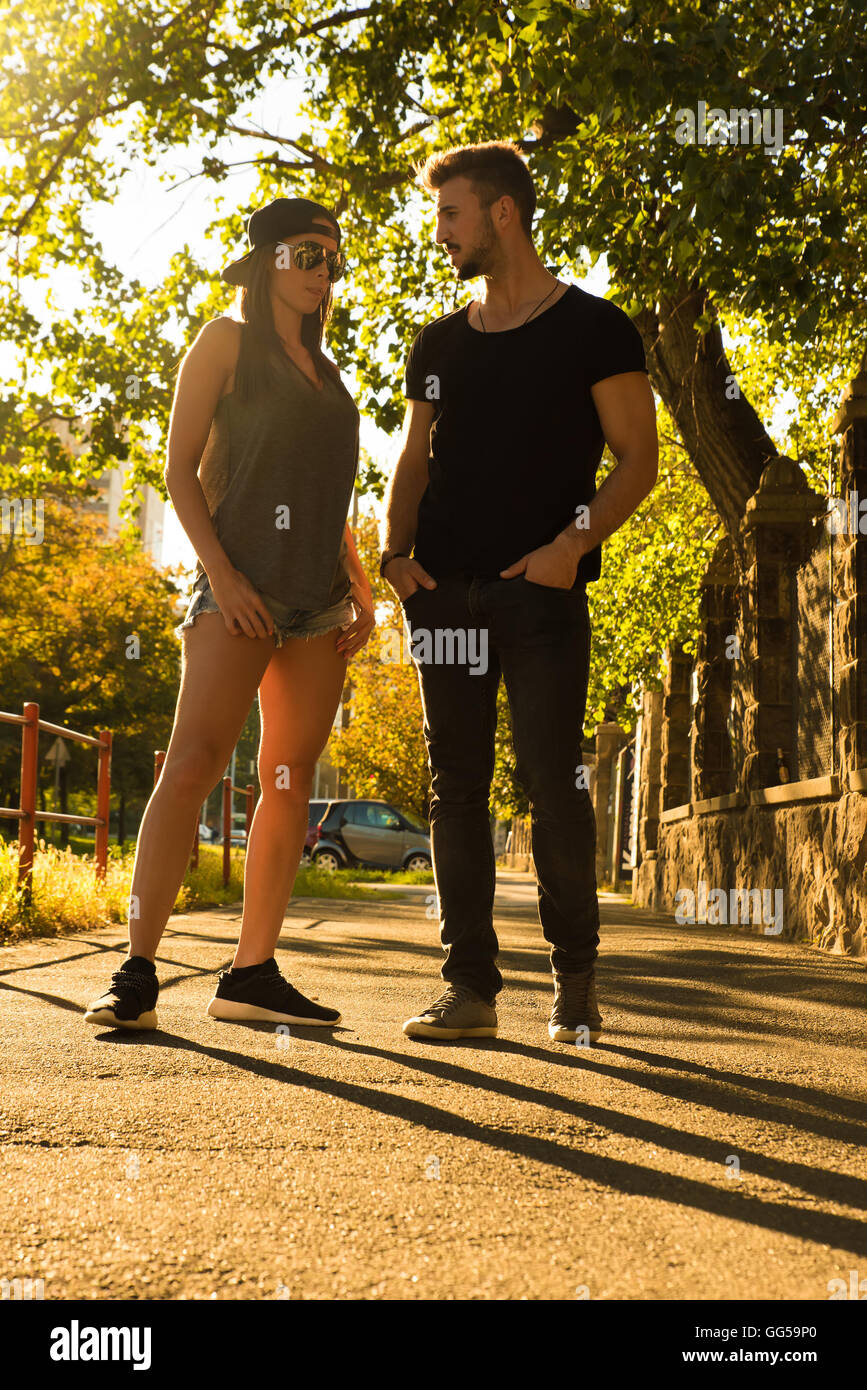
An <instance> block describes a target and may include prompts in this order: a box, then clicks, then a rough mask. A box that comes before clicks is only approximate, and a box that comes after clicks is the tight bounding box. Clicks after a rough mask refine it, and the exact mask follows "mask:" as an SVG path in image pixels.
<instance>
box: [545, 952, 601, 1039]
mask: <svg viewBox="0 0 867 1390" xmlns="http://www.w3.org/2000/svg"><path fill="white" fill-rule="evenodd" d="M553 973H554V1007H553V1008H552V1010H551V1017H550V1019H549V1020H548V1037H549V1038H551V1039H553V1041H554V1042H576V1041H577V1039H578V1036H579V1031H580V1034H581V1039H582V1041H584V1042H591V1043H595V1042H597V1041H598V1040H599V1038H600V1036H601V1034H602V1018H601V1015H600V1013H599V1009H598V1007H597V1004H596V972H595V967H594V966H592V965H588V966H587V969H586V970H578V971H575V972H568V973H567V972H566V971H565V970H555V971H554V972H553ZM585 1030H586V1031H585Z"/></svg>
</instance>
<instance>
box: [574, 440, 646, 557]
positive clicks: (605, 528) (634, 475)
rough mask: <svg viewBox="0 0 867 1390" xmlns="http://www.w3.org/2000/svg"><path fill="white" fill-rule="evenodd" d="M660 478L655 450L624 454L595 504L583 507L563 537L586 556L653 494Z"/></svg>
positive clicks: (605, 482) (610, 474)
mask: <svg viewBox="0 0 867 1390" xmlns="http://www.w3.org/2000/svg"><path fill="white" fill-rule="evenodd" d="M656 478H657V456H656V452H655V450H650V449H647V450H644V449H642V450H641V451H640V452H639V451H636V452H635V453H634V454H624V455H623V457H622V458H621V459H620V461H619V462H618V463H617V464H616V465H615V466H614V468H612V470H611V472H610V473H609V474H608V476H607V478H605V480H604V482H603V483H602V485H601V487H600V488H599V491H598V492H597V493H596V496H595V497H594V498H593V500H592V501H591V502H590V503H589V504H588V505H587V506H585V507H579V508H578V510H577V513H576V516H575V520H574V521H570V523H569V525H568V526H567V527H566V528H565V530H564V531H562V532H561V533H560V534H561V535H563V536H565V537H566V538H567V539H568V540H569V541H571V542H572V543H573V544H574V545H575V546H576V547H577V548H578V549H580V550H581V552H582V553H583V554H586V553H587V551H588V550H593V548H594V547H595V546H597V545H601V543H602V541H605V540H607V539H608V537H609V536H611V535H613V534H614V532H615V531H617V530H619V528H620V527H621V526H622V525H623V523H624V521H627V520H628V519H629V517H631V516H632V513H633V512H634V511H635V510H636V508H637V507H638V506H640V504H641V503H642V502H643V501H644V499H645V497H647V495H648V494H649V493H650V492H652V491H653V487H654V484H655V483H656Z"/></svg>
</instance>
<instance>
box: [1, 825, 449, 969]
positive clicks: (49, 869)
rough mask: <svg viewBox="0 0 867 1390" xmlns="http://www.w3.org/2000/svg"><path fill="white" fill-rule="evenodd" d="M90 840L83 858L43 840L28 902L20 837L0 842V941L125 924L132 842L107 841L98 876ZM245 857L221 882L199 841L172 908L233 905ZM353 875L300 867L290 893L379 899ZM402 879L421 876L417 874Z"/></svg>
mask: <svg viewBox="0 0 867 1390" xmlns="http://www.w3.org/2000/svg"><path fill="white" fill-rule="evenodd" d="M92 843H93V842H92V841H91V852H90V855H89V856H88V855H87V854H82V853H81V852H79V850H78V849H77V847H76V848H73V846H72V845H69V846H68V847H67V849H65V850H60V849H57V848H56V847H55V846H53V845H50V844H46V842H45V840H43V839H40V840H39V841H38V842H37V849H36V852H35V854H34V857H33V887H32V893H31V899H30V902H29V903H27V902H25V900H24V897H23V894H22V893H20V892H19V890H18V884H17V878H18V842H17V840H15V841H2V840H0V944H3V945H8V944H9V943H10V942H13V941H18V940H23V939H24V938H26V937H30V936H57V935H60V934H66V933H72V932H79V931H94V930H96V929H98V928H100V927H108V926H116V925H117V924H118V923H123V924H125V923H126V921H127V913H128V905H129V893H130V884H131V879H132V865H133V854H134V850H135V846H134V844H132V843H130V842H128V843H127V845H126V846H125V848H124V850H123V852H121V850H120V849H119V848H118V845H117V844H116V843H112V844H109V847H108V862H107V864H106V875H105V878H104V879H102V880H101V879H98V878H97V877H96V873H95V871H94V863H93V855H92ZM244 858H245V850H244V849H243V847H241V846H233V847H232V849H231V851H230V861H229V882H228V884H227V885H226V886H225V887H224V886H223V848H222V845H207V844H200V845H199V863H198V866H197V867H196V868H195V869H193V868H188V869H187V873H186V877H185V878H184V881H183V883H182V885H181V888H180V890H179V892H178V896H177V898H176V899H175V902H174V905H173V907H172V912H173V913H179V912H193V911H195V910H197V909H199V910H201V909H204V908H209V907H223V906H226V905H227V904H229V903H237V902H238V901H239V900H240V899H241V898H242V896H243V888H244ZM374 876H376V875H374ZM354 877H356V875H354V874H353V872H352V871H351V870H347V869H343V870H340V871H339V872H337V873H333V874H331V873H328V872H326V871H325V870H324V869H316V868H313V867H307V866H305V865H301V867H300V868H299V870H298V876H297V878H296V881H295V887H294V889H293V896H294V897H300V898H372V899H376V898H377V897H378V894H377V893H376V892H375V891H374V890H372V889H369V888H354V887H350V883H351V881H352V879H353V878H354ZM379 877H380V878H381V877H382V875H379ZM395 877H397V876H395ZM405 877H408V879H410V880H411V879H413V878H414V879H418V875H409V876H405ZM419 881H422V882H424V879H423V878H422V879H421V880H419Z"/></svg>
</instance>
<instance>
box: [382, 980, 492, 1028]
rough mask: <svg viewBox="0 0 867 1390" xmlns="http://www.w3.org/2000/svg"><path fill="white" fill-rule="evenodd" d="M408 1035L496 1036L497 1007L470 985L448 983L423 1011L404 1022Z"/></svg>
mask: <svg viewBox="0 0 867 1390" xmlns="http://www.w3.org/2000/svg"><path fill="white" fill-rule="evenodd" d="M403 1031H404V1032H405V1033H406V1035H407V1037H408V1038H495V1037H496V1036H497V1011H496V1009H495V1008H494V1006H493V1005H492V1004H488V1003H487V1002H486V1001H485V1000H484V999H483V998H482V997H481V995H480V994H476V991H475V990H474V989H470V987H469V985H449V987H448V989H447V990H446V991H445V993H444V994H441V995H440V997H439V999H437V1001H436V1003H435V1004H431V1006H430V1008H429V1009H425V1011H424V1013H422V1014H416V1016H415V1018H408V1019H407V1021H406V1023H405V1024H404V1025H403Z"/></svg>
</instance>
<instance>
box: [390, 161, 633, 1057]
mask: <svg viewBox="0 0 867 1390" xmlns="http://www.w3.org/2000/svg"><path fill="white" fill-rule="evenodd" d="M417 172H418V173H419V174H420V176H421V181H422V183H423V185H424V187H426V188H427V189H428V190H429V191H432V192H433V191H435V192H436V195H437V227H436V240H437V242H439V243H441V244H442V245H443V246H444V247H445V250H446V252H447V253H448V255H449V256H450V257H451V260H452V264H453V265H454V267H455V269H456V271H457V273H458V276H459V278H460V279H461V280H470V279H474V278H476V277H479V276H481V277H482V279H483V288H482V292H481V294H480V296H479V298H478V299H476V300H475V301H473V302H472V303H471V304H470V305H469V306H465V307H464V308H462V309H459V310H457V311H456V312H454V313H451V314H446V315H445V316H444V317H442V318H439V319H436V320H434V321H433V322H432V323H429V324H427V325H426V327H424V328H423V329H422V330H421V332H420V333H418V334H417V335H416V337H415V339H414V340H413V343H412V346H411V349H410V353H409V357H408V359H407V364H406V396H407V398H408V405H407V414H406V420H405V425H404V441H403V449H402V452H401V455H400V458H399V460H398V464H397V468H396V470H395V473H394V476H393V478H392V480H391V484H390V488H389V494H388V506H387V517H386V527H385V550H384V551H383V555H382V559H381V564H380V570H381V573H382V574H383V575H384V576H385V578H386V579H387V580H388V581H389V583H390V584H391V586H392V588H393V589H394V590H395V592H396V593H397V595H398V597H399V599H400V601H401V604H402V605H403V606H404V610H405V613H406V617H407V620H408V623H409V626H410V628H411V629H412V630H413V635H414V639H417V638H419V635H420V632H421V634H422V636H423V635H424V633H425V632H426V633H427V634H428V638H427V643H426V644H425V643H422V645H420V646H418V647H414V649H413V655H414V659H415V662H416V666H417V670H418V675H419V683H420V687H421V694H422V702H423V706H424V733H425V742H426V745H427V751H428V760H429V763H430V769H431V787H432V799H431V839H432V848H433V860H434V874H435V878H436V885H437V894H438V898H439V904H440V924H441V940H442V944H443V947H444V949H445V952H446V959H445V962H444V964H443V968H442V976H443V979H444V980H445V981H446V983H447V988H446V990H445V992H444V993H443V994H442V995H441V996H440V998H439V999H437V1001H436V1002H435V1003H434V1004H432V1005H431V1006H430V1007H429V1008H428V1009H425V1010H424V1012H423V1013H421V1014H419V1015H417V1016H416V1017H414V1018H411V1019H409V1020H408V1021H407V1022H406V1023H405V1024H404V1032H405V1033H407V1034H409V1036H411V1037H420V1038H459V1037H495V1036H496V1032H497V1014H496V1011H495V1008H494V1003H495V998H496V995H497V993H498V991H499V990H500V989H501V988H502V984H503V980H502V976H501V975H500V972H499V970H498V969H497V966H496V964H495V960H496V955H497V951H498V943H497V938H496V935H495V933H494V929H493V899H494V886H495V864H494V851H493V845H492V841H491V833H490V823H489V812H488V796H489V791H490V783H491V777H492V774H493V768H494V732H495V728H496V722H497V712H496V697H497V687H498V685H499V680H500V675H501V674H502V676H503V679H504V680H505V684H506V693H507V696H508V700H509V708H510V713H511V722H512V739H513V744H514V749H515V755H516V775H517V777H518V779H519V781H520V782H521V784H522V786H523V787H524V788H525V790H526V792H527V795H528V798H529V801H530V805H531V814H532V847H533V859H534V863H535V868H536V875H537V880H538V894H539V918H540V921H541V924H542V930H543V932H544V935H545V939H546V940H547V941H548V943H549V944H550V946H551V966H552V970H553V974H554V985H555V988H554V1006H553V1010H552V1013H551V1018H550V1022H549V1025H548V1031H549V1035H550V1037H551V1038H552V1039H554V1040H555V1041H558V1042H574V1041H575V1040H576V1039H577V1038H579V1037H580V1039H581V1040H582V1041H591V1042H593V1041H596V1039H597V1038H598V1037H599V1035H600V1031H601V1027H602V1020H601V1018H600V1016H599V1011H598V1008H597V1004H596V997H595V983H594V961H595V959H596V956H597V947H598V943H599V935H598V926H599V905H598V900H597V896H596V872H595V851H596V828H595V821H594V815H593V808H592V805H591V801H590V795H589V792H588V791H587V789H586V781H585V778H584V776H583V773H582V767H581V738H582V731H583V724H584V713H585V705H586V699H587V683H588V674H589V663H590V623H589V617H588V609H587V595H586V589H585V585H586V584H587V583H588V582H592V581H594V580H596V579H598V577H599V572H600V561H601V545H600V543H601V541H603V540H604V539H605V538H606V537H608V536H610V535H611V533H612V532H613V531H615V530H616V529H617V528H618V527H619V526H621V525H622V523H623V522H624V521H625V520H626V519H627V517H629V516H630V515H631V514H632V512H633V511H634V510H635V509H636V507H637V506H638V505H639V503H640V502H641V501H642V499H643V498H644V497H646V496H647V494H648V493H649V492H650V490H651V489H652V487H653V485H654V483H655V481H656V476H657V459H658V448H657V436H656V412H655V407H654V401H653V393H652V392H651V389H650V384H649V382H648V379H647V368H646V364H645V354H644V349H643V346H642V342H641V338H640V336H639V334H638V331H637V329H636V328H635V327H634V325H633V324H632V323H631V321H630V320H629V318H628V317H627V316H626V314H624V313H623V312H622V310H620V309H619V308H617V307H616V306H615V305H614V304H612V303H610V302H609V301H608V300H604V299H601V298H599V297H597V296H595V295H590V294H587V293H585V292H584V291H583V290H581V289H579V288H578V287H577V286H575V285H567V284H565V283H563V282H561V281H559V280H558V279H557V278H556V277H555V276H554V275H552V274H551V273H550V272H549V271H548V270H547V269H546V268H545V266H544V265H543V264H542V262H541V261H540V259H539V257H538V255H537V253H536V251H535V249H534V247H533V244H532V241H531V225H532V217H533V212H534V210H535V206H536V198H535V192H534V188H533V183H532V179H531V177H530V174H529V171H528V169H527V166H526V164H525V162H524V160H523V158H522V156H521V154H520V152H519V150H518V149H517V147H516V146H514V145H512V144H510V143H508V142H500V141H493V142H490V143H488V144H484V145H471V146H467V147H463V148H459V149H454V150H449V151H447V152H446V153H445V154H442V155H432V156H431V157H430V158H429V159H428V160H426V161H425V162H424V164H423V165H421V166H418V168H417ZM605 442H607V444H608V446H609V448H610V449H611V452H612V453H613V454H614V455H615V457H616V458H617V460H618V463H617V466H616V467H615V468H614V469H613V470H612V472H611V473H610V475H609V476H608V477H607V478H606V479H605V481H604V483H603V484H602V487H601V488H600V489H599V492H598V493H596V484H595V475H596V470H597V467H598V465H599V461H600V458H601V455H602V449H603V444H604V443H605ZM410 557H411V558H410ZM436 637H440V638H444V639H446V640H445V641H444V642H443V641H441V642H440V643H439V644H437V642H436V640H435V638H436ZM460 639H463V641H462V640H460ZM456 640H457V641H458V646H459V647H461V648H463V647H464V646H466V647H467V648H469V647H470V646H471V645H472V647H473V650H475V649H476V647H477V645H478V644H479V643H482V644H483V645H486V657H485V661H484V663H479V662H475V663H472V664H471V663H469V662H462V661H460V660H458V661H457V662H456V661H455V660H454V652H455V641H456ZM445 647H448V655H447V656H446V659H445V660H442V659H435V658H434V657H433V656H432V655H431V652H436V653H438V655H439V656H441V654H442V652H443V650H444V648H445ZM425 651H426V652H427V655H425V654H424V652H425ZM417 653H418V654H417Z"/></svg>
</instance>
